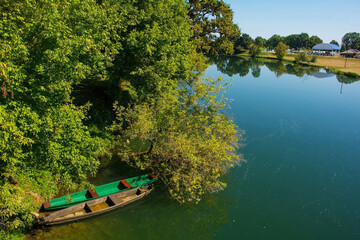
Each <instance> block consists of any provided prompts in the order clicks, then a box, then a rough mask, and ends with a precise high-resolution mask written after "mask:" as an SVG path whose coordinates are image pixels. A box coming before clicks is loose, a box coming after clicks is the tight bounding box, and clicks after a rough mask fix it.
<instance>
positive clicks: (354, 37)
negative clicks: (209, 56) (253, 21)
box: [234, 32, 360, 54]
mask: <svg viewBox="0 0 360 240" xmlns="http://www.w3.org/2000/svg"><path fill="white" fill-rule="evenodd" d="M280 42H282V43H284V44H285V45H287V46H289V48H290V49H297V50H300V49H311V48H312V47H313V46H315V45H316V44H319V43H323V40H322V39H321V38H319V37H318V36H316V35H314V36H311V37H310V36H309V34H307V33H300V34H291V35H288V36H285V37H284V36H280V35H278V34H274V35H273V36H272V37H270V38H269V39H265V38H262V37H260V36H258V37H256V38H255V39H253V38H251V37H250V35H249V34H247V33H242V34H239V35H238V36H237V37H236V38H235V39H234V53H235V54H238V53H241V52H244V51H246V50H251V49H252V48H254V47H253V46H252V45H257V46H260V47H263V48H269V49H275V48H276V46H278V44H279V43H280ZM330 43H331V44H335V45H337V46H340V44H339V43H338V42H337V41H335V40H332V41H331V42H330ZM348 49H358V50H360V33H356V32H353V33H346V34H345V35H344V36H343V38H342V44H341V50H342V51H345V50H348Z"/></svg>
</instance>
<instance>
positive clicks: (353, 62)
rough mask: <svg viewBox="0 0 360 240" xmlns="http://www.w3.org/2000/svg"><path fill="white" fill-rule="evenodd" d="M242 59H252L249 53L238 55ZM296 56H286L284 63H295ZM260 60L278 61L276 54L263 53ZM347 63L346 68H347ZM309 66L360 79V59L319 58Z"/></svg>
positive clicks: (340, 57)
mask: <svg viewBox="0 0 360 240" xmlns="http://www.w3.org/2000/svg"><path fill="white" fill-rule="evenodd" d="M238 56H241V57H250V55H249V54H248V52H245V53H242V54H238ZM295 56H296V54H286V55H285V57H284V61H288V62H295ZM258 58H267V59H277V58H276V55H275V53H271V52H262V53H261V54H260V55H259V56H258ZM345 62H346V67H345ZM308 65H309V66H316V67H323V68H328V69H332V70H333V71H334V72H335V73H336V74H341V73H342V74H344V75H347V76H350V77H360V59H355V58H347V59H345V58H344V57H342V56H339V55H337V56H317V59H316V62H309V63H308Z"/></svg>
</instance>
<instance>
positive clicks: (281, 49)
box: [275, 42, 289, 60]
mask: <svg viewBox="0 0 360 240" xmlns="http://www.w3.org/2000/svg"><path fill="white" fill-rule="evenodd" d="M287 49H289V46H287V45H285V44H284V43H283V42H279V44H278V45H277V46H276V47H275V54H276V56H277V58H278V59H279V60H282V59H283V58H284V56H285V54H286V50H287Z"/></svg>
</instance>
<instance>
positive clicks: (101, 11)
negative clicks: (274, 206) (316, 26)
mask: <svg viewBox="0 0 360 240" xmlns="http://www.w3.org/2000/svg"><path fill="white" fill-rule="evenodd" d="M188 4H189V5H186V3H185V2H184V1H182V0H166V1H165V0H151V1H150V0H145V1H144V0H141V1H140V0H103V1H96V0H82V1H80V0H64V1H61V2H59V1H55V0H40V1H39V0H28V1H3V2H2V4H1V5H0V46H1V49H0V86H1V94H0V129H1V135H0V143H1V144H0V170H1V173H0V190H1V191H0V209H1V215H0V225H1V229H0V238H2V239H4V238H5V235H3V234H4V233H5V231H6V232H13V231H16V230H17V229H19V228H25V227H27V226H30V225H31V223H32V220H33V217H32V216H31V215H30V214H29V212H30V211H33V210H35V209H36V208H38V207H39V205H40V203H41V202H43V201H45V200H48V199H49V198H51V197H52V196H54V194H56V193H57V192H58V191H59V190H60V189H61V190H63V191H64V192H66V193H67V192H71V191H74V190H76V189H79V188H80V187H84V186H85V185H89V183H88V182H87V178H88V177H89V176H93V175H95V174H96V172H97V168H98V166H99V164H100V159H101V158H104V157H106V156H108V155H111V154H112V153H116V154H119V155H120V156H123V157H124V158H123V159H122V160H124V161H126V162H128V163H129V164H132V165H133V166H135V167H137V168H141V169H148V170H149V171H154V172H155V173H157V174H159V176H161V178H162V179H163V181H164V182H165V183H166V184H167V185H168V186H169V191H170V192H171V193H172V195H173V197H174V198H175V199H178V200H180V201H188V200H189V201H195V202H197V201H198V199H199V198H200V197H201V196H203V195H204V194H206V193H209V192H213V191H215V190H220V189H222V188H223V187H224V183H222V181H220V180H219V177H220V175H221V174H222V173H224V172H226V170H227V169H228V168H229V167H232V166H234V165H236V164H238V163H239V161H240V160H241V157H240V156H238V155H237V154H236V151H235V147H236V140H237V139H238V138H239V134H238V133H237V131H236V126H235V125H234V124H233V123H232V122H231V120H230V119H228V118H227V117H226V115H225V114H224V113H223V109H224V107H225V105H224V104H225V102H224V101H220V100H218V99H216V98H214V96H218V95H219V94H220V90H222V89H223V88H222V87H220V85H219V84H220V82H221V81H220V82H212V81H211V80H208V82H206V81H205V82H204V81H200V74H201V72H202V71H203V70H204V69H205V68H206V65H205V62H204V57H203V55H202V54H199V53H197V51H196V49H197V47H199V46H202V47H203V48H204V49H209V51H208V52H214V53H216V52H217V53H227V52H231V51H232V49H233V46H232V44H231V42H229V40H228V36H232V35H233V34H236V33H237V32H238V29H237V28H236V26H235V25H233V26H227V24H228V23H229V22H228V21H230V20H231V19H232V11H231V9H230V8H229V6H228V5H226V4H224V3H223V2H222V1H198V2H196V1H190V2H189V3H188ZM191 4H195V5H194V7H195V9H192V8H191ZM199 4H200V7H199ZM198 7H199V8H198ZM205 7H208V8H209V11H210V12H212V13H213V14H214V15H213V16H214V18H213V17H208V18H206V17H204V15H203V14H205V12H206V11H205V10H204V8H205ZM189 8H190V9H189ZM218 8H220V9H218ZM191 9H192V10H194V11H193V13H192V14H195V15H196V13H197V14H199V15H201V16H202V17H201V18H198V17H196V16H195V15H193V17H194V18H195V19H201V21H202V20H204V21H205V22H207V21H209V22H207V23H205V22H201V21H200V22H199V26H202V27H203V26H208V27H210V30H209V31H210V32H212V33H215V34H216V32H217V33H218V34H219V35H218V36H216V38H211V41H210V42H207V43H206V44H209V46H210V48H207V46H205V45H204V44H202V45H199V41H202V40H201V39H202V37H206V36H205V35H201V34H200V35H197V36H196V37H194V35H193V34H192V33H194V26H195V25H194V24H193V25H191V21H190V19H189V14H190V13H191V12H192V11H191ZM205 15H206V14H205ZM210 15H211V14H210ZM211 16H212V15H211ZM217 16H219V17H220V16H221V19H220V18H219V19H217ZM216 19H217V20H216ZM192 23H194V19H192ZM207 24H209V25H207ZM218 26H220V27H218ZM214 31H215V32H214ZM199 39H200V40H199ZM203 43H204V42H203ZM210 49H211V50H210ZM212 83H213V84H212ZM217 83H218V84H217ZM86 87H89V88H92V92H93V93H95V94H93V95H91V96H90V97H89V98H88V99H87V101H79V99H78V93H77V92H76V90H78V89H82V88H86ZM190 90H191V91H190ZM97 98H106V99H108V100H107V102H106V104H107V105H110V107H109V109H110V111H111V106H112V104H113V102H115V101H117V102H118V104H117V105H116V106H117V107H116V110H117V111H116V114H115V113H114V112H110V113H107V114H104V115H106V116H107V117H108V118H109V119H106V121H105V122H114V124H113V126H112V127H111V128H110V129H111V130H113V129H117V131H109V129H108V128H106V125H105V124H97V123H96V121H94V119H91V118H89V114H88V113H89V112H90V111H93V112H94V111H95V112H96V111H97V110H96V109H95V110H94V104H96V102H98V101H100V99H97ZM203 100H204V101H203ZM205 100H208V102H207V103H206V102H205ZM79 102H82V103H81V104H79ZM98 115H99V114H98ZM115 117H116V118H117V119H115ZM147 117H149V118H147ZM101 120H102V118H101V117H100V120H99V122H102V121H101ZM130 120H131V121H130ZM132 120H133V121H132ZM107 127H109V126H107ZM190 129H191V130H192V131H191V132H190ZM147 130H149V131H147ZM118 132H122V133H123V135H121V136H119V135H118V134H117V133H118ZM124 137H127V139H125V143H124V141H123V140H124V139H123V138H124ZM126 140H129V141H130V143H132V142H133V141H141V142H144V143H147V141H149V142H150V143H152V145H151V146H152V147H151V149H152V150H151V151H149V153H148V154H142V155H141V157H138V158H136V153H137V152H136V151H134V152H131V151H130V150H129V149H128V147H129V146H128V145H126V144H127V143H128V142H127V141H126ZM179 143H182V144H183V145H179ZM192 143H197V144H194V145H193V144H192ZM205 143H207V144H208V145H207V146H205ZM115 150H116V151H115ZM215 150H216V151H215ZM210 153H212V155H211V156H210V155H209V154H210ZM126 156H133V157H132V158H129V160H127V158H126ZM132 161H135V164H134V163H133V162H132ZM181 161H182V162H181ZM164 164H165V165H164ZM177 164H178V165H177ZM176 166H182V167H183V168H182V170H180V169H177V168H176ZM211 166H213V168H211ZM210 168H211V169H210ZM211 174H214V175H213V176H211ZM178 178H180V179H178ZM175 181H179V182H181V183H183V184H184V185H183V186H181V188H179V186H178V185H176V183H175ZM187 181H189V183H187ZM191 181H193V182H194V184H195V185H194V186H193V187H191V186H190V185H189V184H190V182H191ZM185 186H186V187H185ZM175 193H176V194H175Z"/></svg>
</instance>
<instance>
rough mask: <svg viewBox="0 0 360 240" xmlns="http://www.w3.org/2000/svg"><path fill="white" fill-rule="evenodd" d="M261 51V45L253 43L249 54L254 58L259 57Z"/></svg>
mask: <svg viewBox="0 0 360 240" xmlns="http://www.w3.org/2000/svg"><path fill="white" fill-rule="evenodd" d="M260 53H261V47H260V46H259V45H256V44H251V45H250V47H249V54H250V56H251V57H252V58H255V57H258V56H259V55H260Z"/></svg>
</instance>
